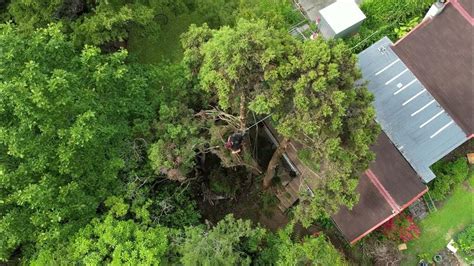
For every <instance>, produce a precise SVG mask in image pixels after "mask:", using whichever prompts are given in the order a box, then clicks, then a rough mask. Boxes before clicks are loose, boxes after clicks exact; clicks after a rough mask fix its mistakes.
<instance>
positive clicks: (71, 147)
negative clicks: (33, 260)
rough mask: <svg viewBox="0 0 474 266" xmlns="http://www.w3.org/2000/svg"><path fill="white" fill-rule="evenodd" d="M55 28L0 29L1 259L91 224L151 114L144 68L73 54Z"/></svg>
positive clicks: (117, 57)
mask: <svg viewBox="0 0 474 266" xmlns="http://www.w3.org/2000/svg"><path fill="white" fill-rule="evenodd" d="M59 27H60V26H59V25H55V26H51V27H49V28H45V29H41V30H38V31H36V32H35V33H34V34H32V35H31V36H30V37H21V36H22V35H20V34H18V29H17V28H16V27H14V26H13V25H9V24H7V25H0V51H2V52H1V53H0V73H1V76H2V82H1V83H0V124H1V127H0V153H1V156H0V158H1V160H0V170H1V171H0V181H1V182H0V195H1V199H2V201H1V205H0V211H1V214H2V215H1V219H0V227H1V228H2V230H0V235H1V237H0V242H1V244H0V250H1V252H0V254H1V256H0V257H1V258H3V259H5V258H8V255H9V253H10V252H11V251H13V250H14V249H15V248H16V247H18V246H19V245H23V246H29V245H34V244H38V245H41V244H42V243H43V242H50V241H53V242H54V241H55V240H57V239H60V238H63V237H65V236H66V235H68V234H69V233H70V232H71V231H74V230H77V229H78V228H79V227H80V226H82V225H84V224H85V223H87V222H88V221H89V219H91V218H93V217H94V216H95V213H96V209H97V207H98V206H99V204H100V203H101V202H102V201H103V200H104V199H105V198H106V197H107V196H109V195H110V194H111V193H113V191H114V189H116V188H117V186H118V184H119V183H118V179H117V176H118V173H119V171H120V170H121V169H122V168H123V167H124V164H125V158H127V156H126V154H127V153H129V152H130V150H129V147H127V139H130V138H131V136H132V135H133V134H134V133H137V131H138V132H140V131H141V130H143V129H142V128H143V123H145V124H146V122H148V121H150V120H151V118H152V116H153V114H154V112H153V104H151V102H150V101H149V96H150V94H149V90H148V88H149V87H148V84H149V83H150V82H152V81H151V79H150V77H151V75H152V74H151V72H149V71H148V70H147V69H146V67H145V68H144V67H141V66H137V65H132V64H126V63H125V61H126V59H127V52H126V51H123V50H122V51H120V52H118V53H114V54H110V55H103V54H101V53H100V50H99V49H97V48H95V47H90V46H86V47H84V49H83V50H82V51H80V53H78V52H76V51H75V50H74V48H73V45H72V43H71V42H70V41H68V40H67V38H66V36H64V35H63V34H62V33H61V32H60V29H59ZM111 143H114V145H111ZM19 224H21V226H18V225H19Z"/></svg>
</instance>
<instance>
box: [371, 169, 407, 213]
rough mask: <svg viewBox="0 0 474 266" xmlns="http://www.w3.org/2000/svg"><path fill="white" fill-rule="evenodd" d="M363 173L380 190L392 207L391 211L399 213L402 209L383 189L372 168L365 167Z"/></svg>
mask: <svg viewBox="0 0 474 266" xmlns="http://www.w3.org/2000/svg"><path fill="white" fill-rule="evenodd" d="M365 174H366V175H367V177H368V178H369V179H370V181H371V182H372V183H373V184H374V186H375V187H376V188H377V190H378V191H379V192H380V194H382V196H383V197H384V199H385V200H386V201H387V203H388V204H389V205H390V207H391V208H392V212H394V213H399V212H400V211H401V210H402V208H401V207H400V206H399V205H398V204H397V202H396V201H395V200H394V199H393V198H392V196H391V195H390V193H389V192H388V191H387V190H386V189H385V187H384V186H383V185H382V183H380V181H379V179H378V178H377V176H376V175H375V174H374V172H372V170H370V169H367V171H365Z"/></svg>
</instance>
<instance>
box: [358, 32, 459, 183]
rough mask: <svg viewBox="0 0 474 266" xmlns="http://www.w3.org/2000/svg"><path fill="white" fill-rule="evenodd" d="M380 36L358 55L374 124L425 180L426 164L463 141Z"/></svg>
mask: <svg viewBox="0 0 474 266" xmlns="http://www.w3.org/2000/svg"><path fill="white" fill-rule="evenodd" d="M391 45H393V43H392V41H390V39H388V38H387V37H384V38H382V39H381V40H379V41H378V42H377V43H375V44H373V45H372V46H370V47H369V48H367V49H366V50H364V51H363V52H361V53H360V54H359V55H358V57H359V67H360V69H361V71H362V75H363V77H364V79H365V80H367V81H368V85H367V86H368V88H369V90H370V91H371V92H372V93H373V94H374V95H375V101H374V106H375V109H376V113H377V122H378V123H379V124H380V125H381V127H382V129H383V131H385V133H386V134H387V136H388V137H389V138H390V140H391V141H392V142H393V143H394V145H395V146H396V147H397V148H398V150H399V151H400V152H401V153H402V154H403V156H404V157H405V159H406V160H407V161H408V162H409V163H410V165H411V166H412V167H413V169H415V171H416V172H417V173H418V174H419V175H420V176H421V177H422V178H423V180H424V181H425V182H429V181H431V180H432V179H433V178H435V175H434V173H433V172H432V171H431V170H430V169H429V167H430V166H431V165H432V164H433V163H435V162H436V161H438V160H439V159H441V158H442V157H444V156H445V155H446V154H448V153H449V152H451V151H452V150H453V149H455V148H456V147H458V146H459V145H461V144H462V143H463V142H465V141H466V140H467V136H466V134H465V133H464V132H463V130H462V129H461V128H460V127H459V125H458V124H457V123H456V122H455V121H454V120H453V119H452V118H451V117H450V116H449V115H448V113H447V112H446V111H445V110H444V109H443V108H442V107H441V106H440V105H439V103H438V102H437V101H436V100H435V99H434V98H433V96H432V95H431V94H430V93H429V91H428V90H427V89H426V88H425V87H423V85H422V84H421V83H420V81H419V80H418V79H417V78H416V77H415V76H414V75H413V73H412V72H411V71H410V70H409V69H408V68H407V66H406V65H405V64H404V63H403V62H402V60H400V58H398V56H397V55H396V54H395V53H394V52H393V51H392V49H391Z"/></svg>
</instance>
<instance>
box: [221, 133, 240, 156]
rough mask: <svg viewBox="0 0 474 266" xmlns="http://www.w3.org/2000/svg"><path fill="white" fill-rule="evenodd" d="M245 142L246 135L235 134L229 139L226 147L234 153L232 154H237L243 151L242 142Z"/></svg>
mask: <svg viewBox="0 0 474 266" xmlns="http://www.w3.org/2000/svg"><path fill="white" fill-rule="evenodd" d="M243 140H244V134H242V133H234V134H232V135H230V136H229V137H228V138H227V142H226V143H225V147H226V148H227V149H229V150H231V151H232V154H237V153H239V152H240V151H241V149H242V141H243Z"/></svg>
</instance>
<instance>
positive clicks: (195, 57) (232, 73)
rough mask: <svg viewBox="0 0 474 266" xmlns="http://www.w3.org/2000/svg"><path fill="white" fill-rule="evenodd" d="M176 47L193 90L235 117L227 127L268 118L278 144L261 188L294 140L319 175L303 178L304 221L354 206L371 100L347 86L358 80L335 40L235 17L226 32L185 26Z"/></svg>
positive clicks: (365, 156) (371, 133) (371, 125)
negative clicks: (302, 37)
mask: <svg viewBox="0 0 474 266" xmlns="http://www.w3.org/2000/svg"><path fill="white" fill-rule="evenodd" d="M183 45H184V48H185V56H184V62H185V64H186V65H187V66H188V68H189V70H190V73H191V76H193V77H194V78H195V79H196V81H197V84H198V86H199V87H200V88H201V89H203V90H204V91H205V92H207V93H210V95H211V97H214V100H215V102H217V105H218V106H219V107H220V108H221V109H222V110H223V111H225V112H227V113H228V114H229V115H232V116H235V117H238V118H239V122H238V123H235V122H234V123H233V124H234V130H240V131H241V132H243V131H245V129H246V127H247V126H248V125H249V121H248V120H249V119H248V116H249V112H250V111H251V112H254V113H256V114H260V115H266V114H272V120H273V124H274V126H275V128H276V130H277V131H278V133H279V134H280V135H281V137H282V139H281V143H280V145H279V148H278V149H277V150H276V151H275V153H274V155H273V157H272V159H271V161H270V163H269V164H268V167H267V171H266V173H265V176H264V178H263V187H264V188H268V187H269V186H270V185H271V181H272V179H273V177H274V175H275V168H276V166H277V165H278V163H279V162H280V157H281V155H282V154H283V153H284V152H285V149H286V148H287V146H288V145H289V143H290V142H294V143H298V144H300V146H301V147H302V148H301V152H300V154H299V155H300V157H301V160H302V161H303V162H305V163H306V164H307V165H308V166H309V167H310V168H312V170H313V171H314V172H316V173H317V174H318V175H319V176H320V177H319V178H316V180H310V179H309V178H308V181H309V182H312V183H314V184H313V186H312V187H313V188H314V187H317V188H318V189H317V191H315V193H314V194H315V196H314V197H313V198H308V199H307V200H304V204H301V205H300V207H301V208H302V209H300V210H299V211H298V212H297V213H298V214H300V215H299V217H301V218H302V219H303V220H304V221H305V224H307V223H308V222H309V221H310V220H311V219H312V218H314V217H317V216H320V215H322V214H326V215H327V214H328V213H333V212H335V211H336V210H337V209H338V206H339V205H341V204H344V205H347V206H349V207H351V206H352V205H353V204H354V203H355V202H356V201H357V195H356V193H355V188H356V186H357V178H358V174H359V172H360V171H362V170H364V169H365V168H366V167H367V165H368V163H369V161H370V160H372V159H373V154H372V152H371V151H370V150H369V146H370V144H371V143H372V142H373V141H375V137H376V136H377V134H378V127H377V125H376V123H375V121H374V115H375V112H374V110H373V107H372V106H371V101H372V95H371V94H370V93H369V92H368V90H367V89H366V88H365V87H363V86H356V85H355V81H356V80H357V79H359V78H361V75H360V73H359V70H358V69H357V66H356V57H355V56H354V55H353V54H351V52H350V50H349V49H348V48H347V47H346V46H345V45H344V43H343V42H342V41H334V40H331V41H324V40H322V39H318V40H316V41H308V42H300V41H297V40H295V39H293V38H291V36H289V34H288V33H287V32H286V31H282V30H278V29H275V28H273V27H271V26H268V25H267V23H266V22H264V21H261V20H257V21H246V20H240V21H239V22H238V23H237V25H236V26H235V27H234V28H230V27H223V28H221V29H219V30H211V29H209V28H208V27H207V26H206V25H204V26H202V27H195V26H194V27H191V28H190V30H189V31H188V33H186V34H185V35H183ZM234 120H235V119H234ZM235 124H237V126H235ZM224 140H225V138H224ZM244 146H245V145H244ZM243 156H245V149H244V154H243ZM221 157H222V156H221ZM313 179H314V178H313ZM309 218H311V219H309Z"/></svg>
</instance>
